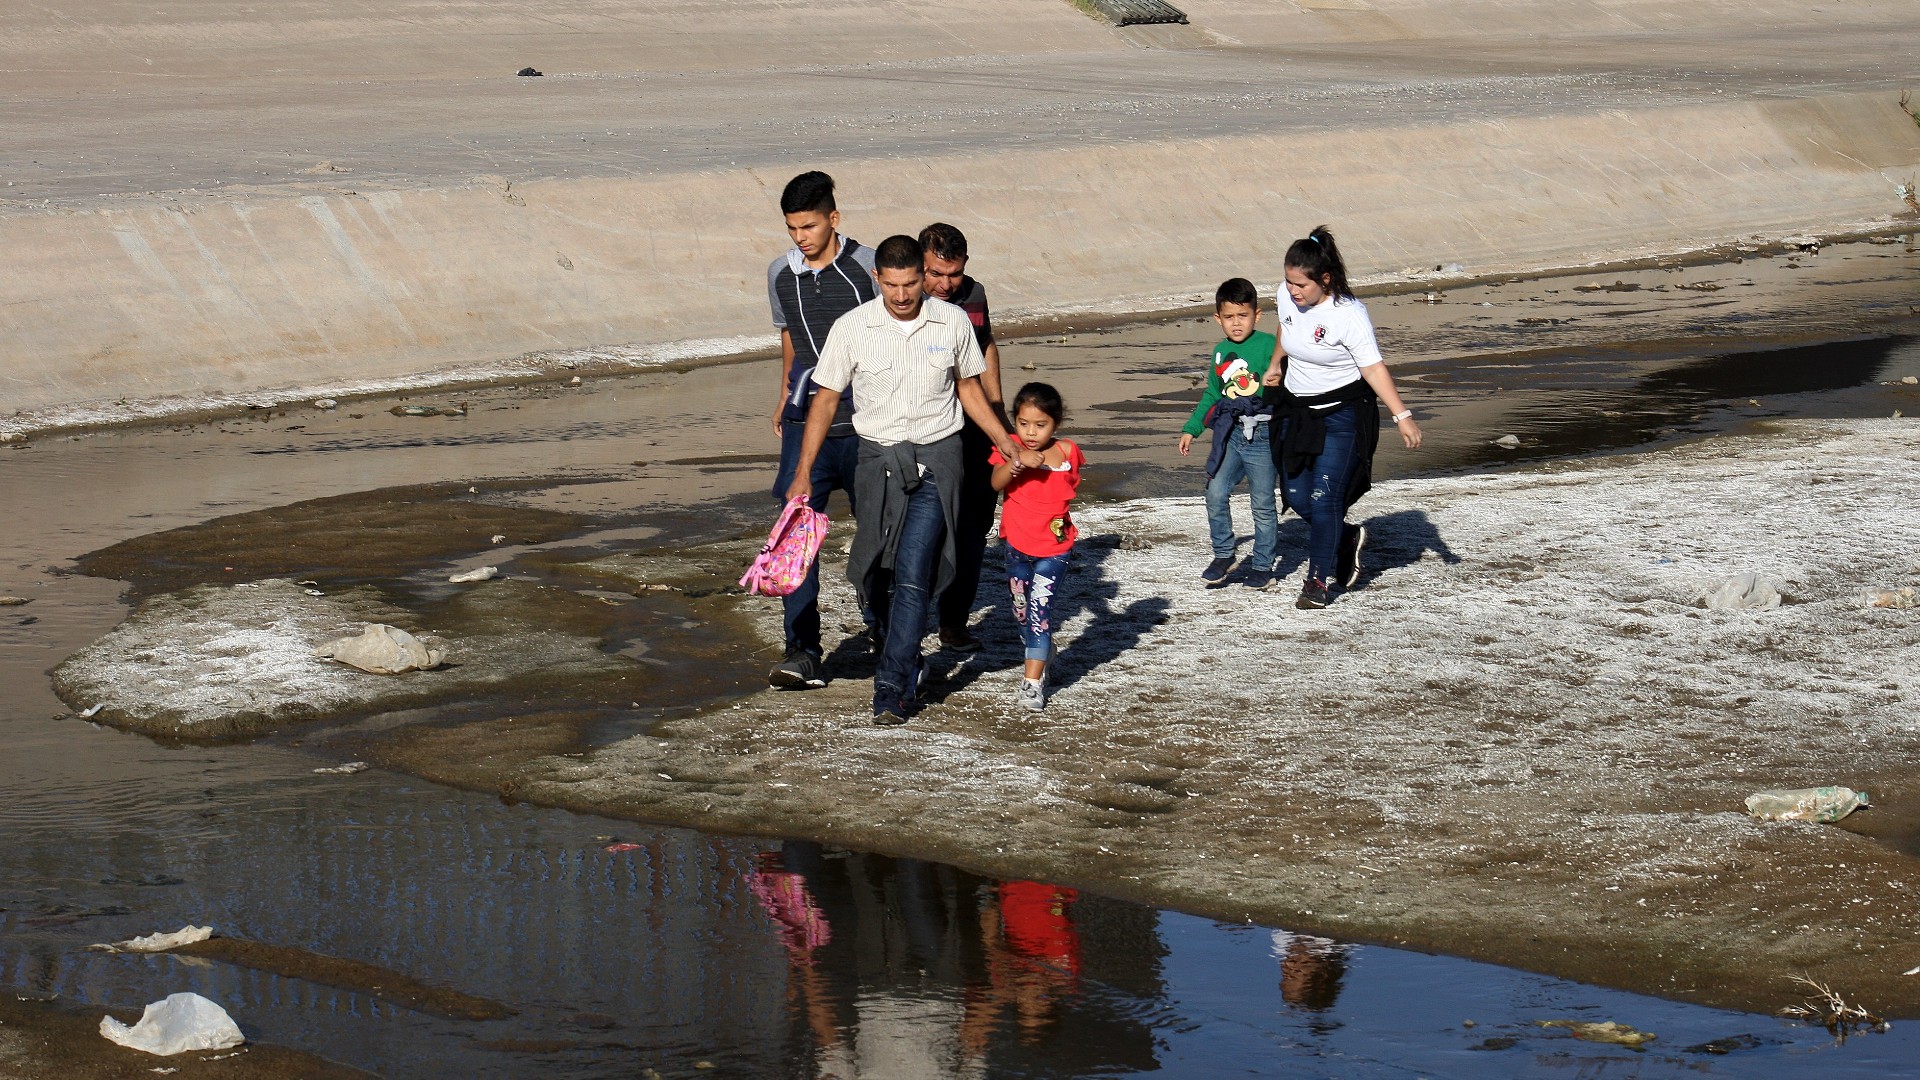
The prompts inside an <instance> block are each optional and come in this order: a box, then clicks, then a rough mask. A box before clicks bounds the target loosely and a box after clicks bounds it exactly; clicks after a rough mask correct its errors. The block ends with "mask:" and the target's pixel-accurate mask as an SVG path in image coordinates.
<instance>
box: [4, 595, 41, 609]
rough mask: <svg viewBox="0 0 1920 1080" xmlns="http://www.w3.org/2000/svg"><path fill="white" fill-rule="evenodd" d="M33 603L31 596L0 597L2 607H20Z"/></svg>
mask: <svg viewBox="0 0 1920 1080" xmlns="http://www.w3.org/2000/svg"><path fill="white" fill-rule="evenodd" d="M31 603H33V597H31V596H0V607H19V606H21V605H22V604H31Z"/></svg>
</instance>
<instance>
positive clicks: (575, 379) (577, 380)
mask: <svg viewBox="0 0 1920 1080" xmlns="http://www.w3.org/2000/svg"><path fill="white" fill-rule="evenodd" d="M567 385H568V386H579V385H580V376H578V375H575V376H574V377H573V378H571V379H568V380H567Z"/></svg>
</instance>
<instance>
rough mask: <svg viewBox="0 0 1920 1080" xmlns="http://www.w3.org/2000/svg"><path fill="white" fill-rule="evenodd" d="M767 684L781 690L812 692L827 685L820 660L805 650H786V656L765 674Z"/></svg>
mask: <svg viewBox="0 0 1920 1080" xmlns="http://www.w3.org/2000/svg"><path fill="white" fill-rule="evenodd" d="M767 684H768V685H769V686H774V687H777V688H779V689H781V690H813V689H817V688H819V687H822V686H825V685H827V676H826V672H824V671H822V670H821V669H820V658H819V657H817V656H815V655H813V654H812V653H810V652H808V651H807V650H805V649H788V650H787V655H786V657H785V658H784V659H782V660H781V661H780V662H779V663H778V664H775V665H774V666H773V670H772V671H770V672H768V673H767Z"/></svg>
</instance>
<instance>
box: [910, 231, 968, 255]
mask: <svg viewBox="0 0 1920 1080" xmlns="http://www.w3.org/2000/svg"><path fill="white" fill-rule="evenodd" d="M920 246H921V247H923V248H925V249H926V252H927V254H929V255H931V256H933V257H934V258H936V259H945V260H947V261H949V262H964V261H965V260H966V257H967V234H966V233H963V232H961V231H960V230H959V229H956V228H954V227H953V226H951V225H949V224H947V223H946V222H944V221H936V222H934V223H933V224H931V225H929V226H927V227H926V228H924V229H921V230H920Z"/></svg>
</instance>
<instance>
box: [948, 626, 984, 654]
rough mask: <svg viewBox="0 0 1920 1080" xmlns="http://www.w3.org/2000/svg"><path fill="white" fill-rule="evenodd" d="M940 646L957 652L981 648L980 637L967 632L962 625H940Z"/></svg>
mask: <svg viewBox="0 0 1920 1080" xmlns="http://www.w3.org/2000/svg"><path fill="white" fill-rule="evenodd" d="M940 647H941V648H943V649H948V650H951V651H953V652H957V653H977V652H979V651H980V649H981V645H980V639H979V638H977V637H974V636H973V635H972V634H971V633H969V632H968V631H967V628H966V627H964V626H943V627H941V628H940Z"/></svg>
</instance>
